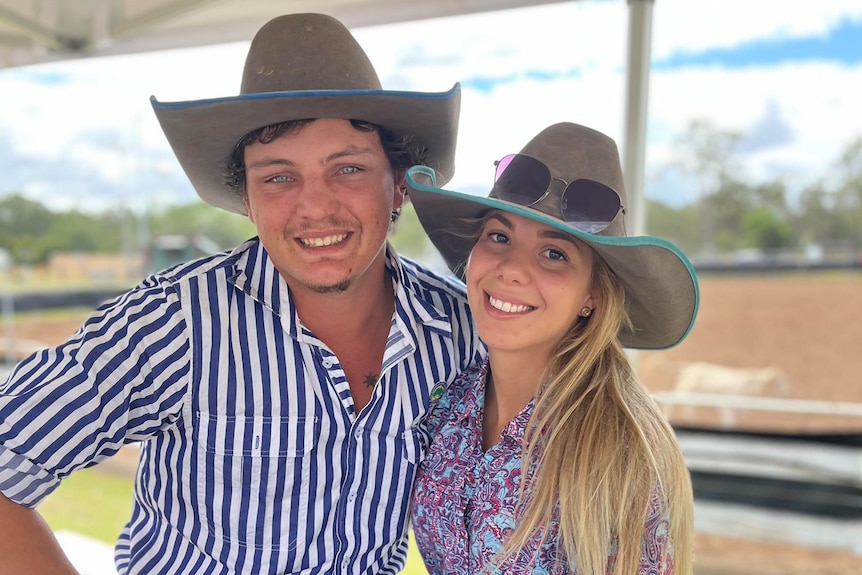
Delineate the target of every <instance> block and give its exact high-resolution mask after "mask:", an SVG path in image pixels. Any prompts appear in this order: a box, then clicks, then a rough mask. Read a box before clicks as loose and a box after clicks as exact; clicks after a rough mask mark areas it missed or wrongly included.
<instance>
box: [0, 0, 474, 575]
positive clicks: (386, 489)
mask: <svg viewBox="0 0 862 575" xmlns="http://www.w3.org/2000/svg"><path fill="white" fill-rule="evenodd" d="M459 97H460V92H459V88H458V86H457V85H456V86H455V87H454V88H453V89H452V90H451V91H449V92H446V93H441V94H419V93H405V92H388V91H384V90H382V89H380V84H379V81H378V79H377V75H376V73H375V71H374V68H373V67H372V65H371V63H370V62H369V61H368V59H367V56H366V55H365V53H364V52H363V51H362V49H361V47H360V46H359V45H358V44H357V43H356V41H355V40H354V38H353V37H352V36H351V35H350V33H349V31H348V30H347V29H346V28H344V27H343V26H342V25H341V24H340V23H338V22H337V21H335V20H333V19H332V18H329V17H326V16H321V15H316V14H302V15H291V16H283V17H280V18H276V19H275V20H273V21H271V22H269V23H268V24H266V25H265V26H264V27H263V28H262V29H261V30H260V31H259V32H258V34H257V35H256V37H255V39H254V40H253V42H252V44H251V47H250V49H249V54H248V59H247V61H246V66H245V71H244V73H243V81H242V88H241V95H240V96H238V97H234V98H219V99H214V100H203V101H194V102H180V103H160V102H157V101H155V100H153V106H154V108H155V111H156V114H157V116H158V118H159V121H160V122H161V124H162V127H163V129H164V131H165V134H166V136H167V138H168V140H169V141H170V143H171V146H172V147H173V149H174V152H175V153H176V155H177V158H178V159H179V161H180V163H181V164H182V166H183V168H184V169H185V171H186V173H187V175H188V176H189V179H190V180H191V182H192V184H193V185H194V186H195V189H196V190H197V192H198V193H199V195H200V196H201V197H202V198H203V199H204V200H206V201H207V202H209V203H211V204H213V205H215V206H218V207H221V208H224V209H227V210H231V211H234V212H237V213H241V214H247V215H248V217H249V218H250V219H251V221H252V222H253V223H254V224H255V226H256V228H257V230H258V233H259V236H258V238H255V239H252V240H250V241H248V242H247V243H245V244H243V245H241V246H239V247H238V248H236V249H234V250H233V251H231V252H230V253H226V254H219V255H215V256H212V257H208V258H204V259H201V260H198V261H193V262H190V263H187V264H184V265H180V266H177V267H175V268H173V269H171V270H168V271H166V272H162V273H159V274H155V275H154V276H152V277H150V278H147V279H146V280H144V282H143V283H142V284H141V285H140V286H138V287H137V288H135V289H133V290H132V291H130V292H128V293H127V294H125V295H123V296H120V297H119V298H117V299H116V300H114V301H113V302H110V303H108V304H106V305H105V306H103V307H102V308H100V309H99V310H97V311H96V312H95V313H94V315H93V316H92V317H91V318H90V319H89V320H88V321H87V322H86V323H85V325H84V326H83V327H82V328H81V330H79V331H78V332H77V333H76V334H75V335H74V336H73V337H72V338H71V339H70V340H69V341H68V342H67V343H66V344H64V345H62V346H59V347H58V348H56V349H51V350H45V351H42V352H38V353H37V354H36V355H34V356H32V357H30V358H29V359H27V360H25V361H23V362H22V363H21V364H19V365H18V366H17V368H16V370H15V371H14V372H13V374H12V375H11V376H10V378H9V380H7V382H6V383H5V384H4V385H3V386H2V387H0V492H2V496H0V557H2V560H0V573H15V574H21V573H27V574H36V573H52V574H55V575H56V574H59V573H74V569H73V568H72V566H71V565H69V562H68V561H67V560H66V559H65V557H63V555H62V552H61V550H60V549H59V547H58V545H57V543H56V540H55V539H54V538H53V536H52V535H51V533H50V530H49V529H48V528H47V527H46V526H45V524H44V522H42V520H41V518H40V517H39V516H38V514H37V512H36V511H34V510H33V508H34V507H35V506H36V505H37V504H38V503H39V502H40V501H42V500H43V499H44V497H45V496H47V495H48V494H49V493H50V492H51V491H52V490H53V489H54V488H56V486H57V485H58V483H59V482H60V481H61V480H62V479H63V478H64V477H66V476H67V475H68V474H69V473H71V472H73V471H75V470H77V469H80V468H82V467H85V466H87V465H89V464H92V463H93V462H98V461H100V460H102V459H104V458H106V457H109V456H111V455H112V454H114V453H115V452H116V451H117V450H118V449H119V448H120V447H121V446H122V445H123V444H124V443H128V442H134V441H139V442H141V444H142V455H141V462H140V466H139V469H138V473H137V478H136V484H135V500H134V508H133V510H132V517H131V519H130V521H129V523H128V524H127V526H126V528H125V529H124V531H123V533H122V534H121V536H120V539H119V541H118V544H117V550H116V561H117V567H118V571H119V573H121V574H133V573H135V574H137V573H146V574H149V575H157V574H163V573H182V574H196V573H201V574H203V573H207V574H213V573H254V574H259V573H393V574H394V573H397V572H399V571H400V570H401V569H402V568H403V566H404V562H405V557H406V532H407V519H406V517H407V507H408V503H409V499H410V492H411V487H412V481H413V477H414V474H415V470H416V466H417V464H418V463H419V461H420V460H421V459H422V457H423V456H424V452H425V448H426V445H427V438H426V437H425V432H424V429H423V420H424V416H425V414H426V412H427V410H428V408H429V405H430V403H431V402H432V401H434V398H435V397H437V396H439V393H440V391H441V390H442V388H443V386H445V385H446V383H447V382H449V381H451V380H452V379H453V378H454V377H455V375H456V374H457V373H458V372H459V371H461V370H463V369H464V368H466V367H467V365H469V364H470V363H471V362H473V361H475V360H477V359H478V358H479V357H480V356H481V355H482V354H483V353H484V352H483V351H482V350H481V345H480V344H479V342H478V339H477V338H476V335H475V331H474V329H473V325H472V320H471V318H470V316H469V312H468V309H467V303H466V298H465V296H464V293H463V291H462V287H461V286H460V285H457V284H454V283H451V282H449V281H448V280H444V279H441V278H439V277H436V276H434V275H432V274H430V273H429V272H427V271H425V270H423V269H422V268H420V267H418V266H416V265H415V264H413V263H411V262H408V261H404V260H400V259H399V258H398V257H397V256H396V255H395V254H394V252H393V251H392V249H391V248H390V247H389V246H388V244H387V242H386V235H387V231H388V229H389V227H390V223H391V222H392V221H394V219H395V218H396V217H397V213H398V209H399V208H400V206H401V204H402V202H403V200H404V187H403V175H404V170H405V169H406V168H407V167H409V165H410V164H412V163H414V162H416V161H419V160H422V161H423V163H426V164H428V165H430V166H432V167H434V168H435V169H437V171H438V172H440V174H441V176H442V178H443V179H448V178H449V177H451V172H452V169H453V167H452V165H453V155H454V144H455V136H456V131H457V114H458V105H459Z"/></svg>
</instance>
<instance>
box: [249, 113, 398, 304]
mask: <svg viewBox="0 0 862 575" xmlns="http://www.w3.org/2000/svg"><path fill="white" fill-rule="evenodd" d="M245 166H246V191H247V199H246V204H247V208H248V216H249V219H250V220H251V221H252V222H253V223H254V225H255V226H256V227H257V231H258V235H259V236H260V239H261V241H262V242H263V245H264V247H265V248H266V250H267V252H268V253H269V255H270V257H271V258H272V260H273V262H274V263H275V267H276V268H277V269H278V271H279V272H280V273H281V275H282V276H283V277H284V278H285V280H286V281H287V283H288V285H289V286H290V288H291V290H294V291H298V290H310V291H313V292H316V293H329V292H342V291H346V290H347V289H348V288H353V287H356V286H357V285H358V286H361V285H363V282H364V285H369V284H368V283H367V282H369V281H370V282H375V283H372V284H370V285H372V286H378V285H383V284H382V281H381V280H382V277H383V275H382V274H383V270H384V266H385V263H384V259H383V248H384V246H385V243H386V236H387V233H388V231H389V223H390V214H391V211H392V209H393V208H398V207H400V206H401V203H402V201H403V199H404V196H403V193H402V192H401V191H400V190H399V189H398V187H397V185H396V181H395V179H394V175H393V170H392V168H391V166H390V164H389V160H388V158H387V157H386V154H385V153H384V151H383V147H382V146H381V144H380V137H379V136H378V135H377V133H376V132H373V131H372V132H364V131H360V130H357V129H356V128H354V127H353V125H352V124H351V123H350V122H349V121H348V120H340V119H320V120H315V121H314V122H311V123H310V124H306V125H304V126H301V127H299V128H298V129H296V130H293V131H290V132H288V133H286V134H284V135H282V136H280V137H279V138H278V139H277V140H275V141H273V142H270V143H268V144H261V143H254V144H251V145H249V146H248V147H247V148H246V150H245Z"/></svg>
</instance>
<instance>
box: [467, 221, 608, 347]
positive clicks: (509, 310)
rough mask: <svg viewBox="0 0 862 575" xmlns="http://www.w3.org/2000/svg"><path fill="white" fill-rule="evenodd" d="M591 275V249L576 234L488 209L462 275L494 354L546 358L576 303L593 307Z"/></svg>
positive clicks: (573, 315)
mask: <svg viewBox="0 0 862 575" xmlns="http://www.w3.org/2000/svg"><path fill="white" fill-rule="evenodd" d="M592 273H593V251H592V250H591V249H590V248H589V247H588V246H587V245H586V244H584V243H583V242H581V241H580V240H578V239H577V238H575V237H574V236H571V235H569V234H566V233H564V232H561V231H559V230H557V229H555V228H552V227H549V226H546V225H543V224H540V223H538V222H535V221H533V220H530V219H527V218H523V217H520V216H515V215H511V214H508V213H504V212H499V211H497V212H492V214H491V215H490V216H489V217H488V219H487V220H486V222H485V224H484V226H483V228H482V232H481V234H480V236H479V239H478V241H477V242H476V245H475V246H474V247H473V251H472V252H471V253H470V261H469V264H468V266H467V274H466V283H467V292H468V297H469V301H470V307H471V308H472V310H473V316H474V318H475V321H476V325H477V327H478V329H479V336H480V337H481V338H482V340H483V341H484V342H485V344H486V345H487V346H488V348H489V350H491V351H492V352H498V353H499V352H517V353H521V352H528V353H529V354H530V355H531V358H535V359H536V360H543V359H545V358H547V357H550V354H551V352H552V350H553V348H554V347H555V346H556V344H557V343H558V342H559V340H560V339H561V338H562V337H563V336H564V335H565V334H566V333H568V331H569V328H570V327H571V325H572V323H573V322H574V321H575V320H576V319H577V316H578V314H579V313H580V311H581V309H582V308H583V307H584V306H587V307H590V308H593V307H595V306H594V301H593V299H594V298H593V296H592V294H591V293H590V288H591V279H592Z"/></svg>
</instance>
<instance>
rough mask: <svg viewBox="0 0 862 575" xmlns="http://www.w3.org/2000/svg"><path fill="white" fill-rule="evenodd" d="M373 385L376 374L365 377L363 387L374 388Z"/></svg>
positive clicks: (375, 381)
mask: <svg viewBox="0 0 862 575" xmlns="http://www.w3.org/2000/svg"><path fill="white" fill-rule="evenodd" d="M375 383H377V374H374V373H369V374H368V375H366V376H365V387H374V384H375Z"/></svg>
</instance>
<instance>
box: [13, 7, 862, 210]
mask: <svg viewBox="0 0 862 575" xmlns="http://www.w3.org/2000/svg"><path fill="white" fill-rule="evenodd" d="M842 18H850V19H856V20H859V19H862V3H860V2H858V0H821V1H819V2H810V0H804V1H803V0H787V1H779V0H758V1H756V2H752V1H748V0H725V1H723V2H716V1H713V0H709V1H707V0H698V1H696V0H659V1H658V2H656V3H655V11H654V20H653V24H654V28H653V37H652V38H653V59H654V60H658V59H661V58H663V57H666V56H668V55H670V54H674V53H678V52H681V51H696V50H704V49H710V48H722V47H733V46H736V45H738V44H739V43H740V42H746V41H752V40H756V39H766V38H770V37H784V38H787V37H795V36H805V35H810V34H822V33H824V32H825V31H826V30H828V28H829V26H831V25H834V24H835V23H836V22H839V21H840V20H841V19H842ZM627 29H628V8H627V3H626V2H623V1H617V2H594V1H579V2H564V3H557V4H552V5H547V6H540V7H535V8H527V9H519V10H509V11H502V12H492V13H488V14H482V15H472V16H465V17H460V18H447V19H440V20H426V21H420V22H413V23H407V24H398V25H387V26H380V27H372V28H364V29H358V30H356V31H355V34H356V36H357V38H358V40H359V41H360V43H361V44H362V45H363V46H364V47H365V48H366V50H367V51H368V53H369V56H370V57H371V59H372V61H373V62H374V63H375V66H376V68H377V70H378V73H379V75H380V77H381V81H382V83H383V86H384V87H385V88H390V89H407V90H420V91H443V90H447V89H448V88H450V87H451V86H452V84H454V83H455V82H457V81H461V82H463V85H464V89H463V98H462V116H461V124H460V138H459V144H458V157H457V160H456V161H457V170H458V171H457V174H456V176H455V179H454V180H453V182H452V183H451V184H450V185H449V186H447V187H450V188H454V189H464V190H469V191H475V192H477V193H485V191H486V190H487V189H488V186H489V185H490V177H491V170H492V169H491V166H492V164H491V162H492V160H494V159H496V158H497V157H499V156H501V155H503V154H505V153H508V152H512V151H517V150H519V149H520V148H521V147H522V146H523V145H524V144H525V143H526V142H527V140H528V139H529V138H530V137H532V136H533V135H534V134H535V133H537V132H538V131H539V130H540V129H541V128H543V127H545V126H547V125H548V124H551V123H554V122H558V121H563V120H567V121H574V122H579V123H583V124H587V125H590V126H592V127H595V128H597V129H599V130H602V131H604V132H606V133H608V134H609V135H611V136H612V137H614V138H615V139H616V140H617V141H618V143H620V145H621V146H622V143H623V142H622V137H623V102H624V96H625V93H624V90H625V77H624V70H623V68H624V65H625V58H626V34H627ZM246 50H247V43H238V44H230V45H224V46H215V47H209V48H196V49H189V50H178V51H173V52H169V53H156V54H141V55H133V56H117V57H110V58H101V59H90V60H78V61H70V62H65V63H58V64H47V65H42V66H35V67H31V68H20V69H12V70H5V71H0V94H2V100H3V106H0V130H2V131H3V132H4V139H3V145H4V146H6V145H11V146H14V148H15V149H14V154H13V156H14V157H15V158H16V159H20V160H21V161H28V162H34V163H36V162H41V161H48V160H49V159H50V158H56V157H57V156H58V155H59V156H65V157H66V159H68V160H70V161H74V162H75V163H76V164H77V165H80V166H85V167H87V168H88V169H89V168H92V169H94V170H99V171H100V172H101V173H102V174H103V175H102V178H103V179H104V181H105V182H110V183H113V184H114V185H116V187H117V195H118V197H119V196H121V195H122V194H123V193H127V192H124V190H127V189H128V182H127V180H128V174H129V173H130V172H132V173H134V171H135V170H147V169H152V168H154V167H155V166H158V167H159V171H160V172H162V173H167V172H169V171H171V170H173V171H174V172H178V171H179V168H178V167H177V165H176V162H175V161H174V162H172V161H171V160H170V158H171V152H170V150H169V148H168V145H167V142H166V141H165V139H164V136H163V134H162V132H161V129H160V128H159V126H158V123H157V122H156V120H155V116H154V114H153V112H152V109H151V106H150V103H149V97H150V96H151V95H153V94H155V95H156V96H157V97H158V99H159V100H160V101H175V100H190V99H198V98H212V97H220V96H230V95H235V94H237V93H238V91H239V80H240V74H241V70H242V66H243V62H244V59H245V53H246ZM483 79H484V80H491V79H496V80H502V79H507V80H511V81H505V82H497V83H494V84H491V86H492V88H488V87H487V86H485V87H483V86H482V85H481V82H480V81H481V80H483ZM860 80H862V66H859V65H856V66H841V65H837V64H834V63H829V62H820V63H813V62H811V63H785V64H782V65H778V66H768V67H767V66H762V67H751V68H747V69H736V70H728V69H723V68H718V67H704V66H700V67H690V68H686V69H678V70H673V69H671V70H667V69H660V70H655V71H653V73H652V77H651V94H650V108H649V110H650V116H649V145H648V149H647V162H648V173H649V171H650V170H654V171H659V170H660V169H661V166H662V165H663V164H665V163H667V162H668V161H669V160H670V159H671V158H672V157H673V154H674V150H673V148H672V144H673V141H674V139H675V138H676V137H678V136H679V135H680V134H681V133H682V132H683V130H684V129H685V127H686V125H687V124H688V122H690V121H691V120H692V119H697V118H699V119H708V120H709V121H710V122H711V123H712V124H713V125H715V126H716V127H717V128H719V129H727V130H741V131H750V130H753V129H755V128H759V127H760V126H761V125H762V122H763V121H764V118H765V117H766V115H767V113H768V112H769V110H770V106H773V107H774V109H773V112H774V113H775V114H776V117H777V118H781V119H782V120H783V121H785V122H786V123H787V128H788V129H789V131H790V132H791V133H792V134H793V137H794V139H793V141H792V142H789V143H785V144H781V145H776V146H774V147H771V148H769V149H764V150H762V151H758V150H753V151H752V152H751V153H750V154H749V155H747V156H746V161H747V163H748V164H749V165H748V168H749V169H750V170H751V173H752V174H753V175H755V176H765V177H769V175H770V174H775V173H776V171H777V170H778V169H779V168H780V167H781V166H788V168H787V169H788V170H791V171H792V174H793V178H794V180H795V181H796V182H797V183H799V182H804V181H806V180H807V179H810V178H814V177H816V175H817V174H819V173H820V172H822V171H823V170H825V169H827V167H828V166H829V165H831V163H832V162H833V161H834V160H835V159H836V158H837V155H838V153H840V151H841V150H843V147H845V146H846V145H847V144H848V143H849V142H850V141H851V140H852V138H854V137H858V136H859V135H860V132H862V126H860V125H859V123H858V122H855V121H853V120H852V119H853V118H855V117H857V116H858V112H857V111H856V108H857V107H858V105H857V104H856V100H858V93H859V91H858V88H856V86H858V85H860V84H859V83H860ZM804 86H813V88H803V87H804ZM111 137H113V138H114V139H115V144H114V148H115V149H114V152H113V153H111V149H110V148H111V146H110V145H109V144H110V138H111ZM96 139H98V145H97V143H96V142H95V140H96ZM106 142H107V143H106ZM126 162H127V163H126ZM124 163H126V164H125V165H124ZM129 166H131V167H129ZM86 172H87V171H86V170H85V171H83V172H82V173H86ZM38 177H39V175H38V173H34V170H32V169H30V170H26V171H20V172H17V175H16V173H9V172H8V171H7V174H6V176H5V177H4V180H3V184H2V186H0V193H2V192H5V191H7V190H8V189H9V186H12V188H13V189H16V188H17V189H25V190H34V191H35V190H37V189H38V190H42V193H44V194H47V193H50V189H51V187H50V186H46V185H45V184H44V183H41V184H40V183H39V182H38V181H36V180H37V179H38ZM85 189H86V186H82V185H78V186H77V188H76V190H77V193H86V192H85ZM656 193H658V192H656ZM155 194H156V192H153V195H155ZM193 197H194V196H191V195H189V197H187V198H185V199H188V200H190V199H192V198H193ZM103 198H104V196H99V199H100V200H103ZM40 199H44V196H41V197H40Z"/></svg>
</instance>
